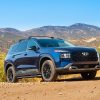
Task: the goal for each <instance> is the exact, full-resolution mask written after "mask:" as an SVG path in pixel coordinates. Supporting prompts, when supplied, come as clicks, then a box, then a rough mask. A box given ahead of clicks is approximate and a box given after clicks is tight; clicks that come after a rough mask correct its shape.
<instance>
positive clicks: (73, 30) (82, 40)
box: [0, 23, 100, 46]
mask: <svg viewBox="0 0 100 100" xmlns="http://www.w3.org/2000/svg"><path fill="white" fill-rule="evenodd" d="M34 35H38V36H39V35H42V36H43V35H44V36H54V37H58V38H63V39H65V40H69V41H71V42H73V43H75V44H80V45H89V46H95V45H96V46H97V45H99V41H100V27H98V26H94V25H89V24H84V23H75V24H72V25H70V26H52V25H51V26H50V25H48V26H42V27H38V28H33V29H29V30H25V31H20V30H17V29H15V28H0V45H4V43H8V41H12V43H14V42H13V41H18V40H19V39H21V38H27V37H28V36H34ZM88 39H90V40H89V41H88ZM86 41H88V42H86Z"/></svg>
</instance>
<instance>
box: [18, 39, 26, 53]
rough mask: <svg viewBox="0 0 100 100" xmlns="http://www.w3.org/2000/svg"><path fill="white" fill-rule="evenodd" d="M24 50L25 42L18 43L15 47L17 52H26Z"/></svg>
mask: <svg viewBox="0 0 100 100" xmlns="http://www.w3.org/2000/svg"><path fill="white" fill-rule="evenodd" d="M26 49H27V40H24V41H21V42H19V44H18V47H17V52H23V51H26Z"/></svg>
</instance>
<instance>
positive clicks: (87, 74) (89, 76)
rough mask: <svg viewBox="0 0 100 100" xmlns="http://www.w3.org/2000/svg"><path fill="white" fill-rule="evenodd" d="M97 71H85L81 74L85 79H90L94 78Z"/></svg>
mask: <svg viewBox="0 0 100 100" xmlns="http://www.w3.org/2000/svg"><path fill="white" fill-rule="evenodd" d="M96 73H97V71H91V72H83V73H81V76H82V78H83V79H86V80H89V79H94V78H95V76H96Z"/></svg>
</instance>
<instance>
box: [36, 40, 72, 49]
mask: <svg viewBox="0 0 100 100" xmlns="http://www.w3.org/2000/svg"><path fill="white" fill-rule="evenodd" d="M37 42H38V43H39V44H40V46H42V47H68V46H74V45H72V44H71V43H69V42H66V41H64V40H60V39H38V40H37Z"/></svg>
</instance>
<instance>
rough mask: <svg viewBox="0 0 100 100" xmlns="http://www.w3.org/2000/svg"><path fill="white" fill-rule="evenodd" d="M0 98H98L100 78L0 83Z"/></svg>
mask: <svg viewBox="0 0 100 100" xmlns="http://www.w3.org/2000/svg"><path fill="white" fill-rule="evenodd" d="M0 100H100V78H99V77H97V78H96V79H95V80H91V81H84V80H82V79H81V78H73V79H66V80H60V81H57V82H50V83H49V82H48V83H46V82H34V83H33V82H31V83H13V84H11V83H0Z"/></svg>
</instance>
